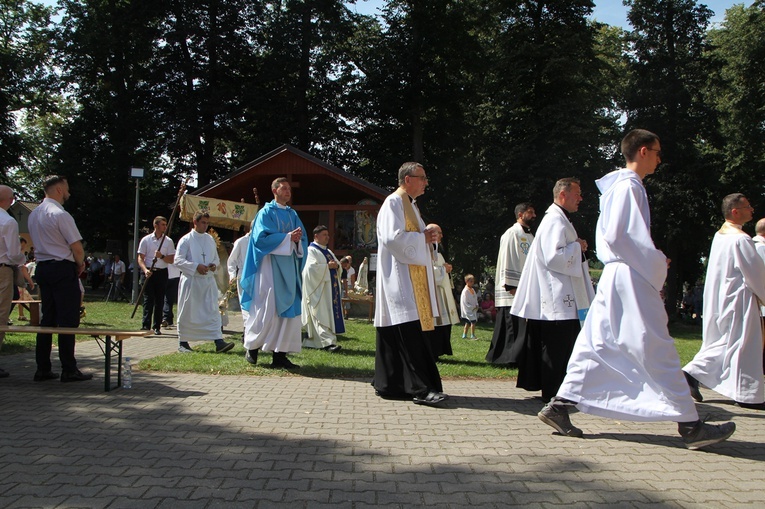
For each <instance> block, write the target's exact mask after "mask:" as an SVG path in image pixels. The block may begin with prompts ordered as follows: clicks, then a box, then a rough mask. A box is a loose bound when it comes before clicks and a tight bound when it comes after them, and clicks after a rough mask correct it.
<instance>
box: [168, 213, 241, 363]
mask: <svg viewBox="0 0 765 509" xmlns="http://www.w3.org/2000/svg"><path fill="white" fill-rule="evenodd" d="M193 223H194V229H193V230H191V231H190V232H189V233H187V234H186V235H184V236H183V237H181V240H179V241H178V248H177V249H176V251H175V260H174V261H173V263H174V264H175V266H176V267H177V268H178V270H180V271H181V281H180V283H179V285H178V340H179V342H180V344H179V347H178V351H180V352H181V353H188V352H192V351H193V350H192V349H191V346H190V345H189V341H215V351H216V352H218V353H223V352H227V351H229V350H231V349H232V348H234V343H226V342H225V341H223V331H222V328H221V317H220V310H219V309H218V300H219V297H220V292H219V291H218V285H217V284H216V282H215V271H216V270H217V269H218V264H219V263H220V259H219V258H218V249H217V246H216V244H215V239H213V238H212V236H210V234H208V233H207V227H208V226H209V224H210V215H209V214H207V213H204V212H197V213H195V214H194V218H193Z"/></svg>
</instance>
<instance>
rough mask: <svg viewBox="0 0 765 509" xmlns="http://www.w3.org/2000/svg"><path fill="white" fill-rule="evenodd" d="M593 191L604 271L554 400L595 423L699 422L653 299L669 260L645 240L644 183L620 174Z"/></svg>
mask: <svg viewBox="0 0 765 509" xmlns="http://www.w3.org/2000/svg"><path fill="white" fill-rule="evenodd" d="M596 184H597V185H598V189H600V192H601V193H602V195H601V197H600V216H599V217H598V224H597V228H596V232H595V242H596V250H597V254H598V258H600V260H601V261H602V262H603V263H604V264H605V267H604V269H603V274H602V275H601V278H600V282H599V283H598V291H597V294H596V296H595V300H594V301H593V302H592V305H591V306H590V311H589V312H588V314H587V318H586V320H585V322H584V325H583V326H582V330H581V332H580V333H579V336H578V337H577V339H576V344H575V345H574V351H573V352H572V353H571V359H570V361H569V364H568V368H567V370H566V378H565V379H564V381H563V384H562V385H561V387H560V389H559V391H558V397H561V398H565V399H568V400H571V401H574V402H576V403H577V405H576V407H577V408H578V409H579V410H581V411H583V412H586V413H589V414H593V415H599V416H601V417H608V418H613V419H626V420H631V421H666V420H669V421H676V422H693V421H697V420H698V418H699V417H698V413H696V407H695V405H694V403H693V400H692V399H691V394H690V390H689V388H688V384H687V383H686V381H685V377H684V376H683V373H682V371H681V370H680V358H679V356H678V354H677V349H676V348H675V342H674V340H673V339H672V338H671V337H670V335H669V330H668V329H667V313H666V311H665V310H664V302H663V301H662V299H661V296H660V295H659V291H660V290H661V288H662V286H663V285H664V280H665V279H666V277H667V258H666V257H665V256H664V253H662V252H661V251H659V250H658V249H656V247H655V246H654V244H653V240H652V239H651V228H650V224H651V216H650V210H649V208H648V197H647V195H646V192H645V188H644V187H643V183H642V181H641V180H640V177H639V176H638V175H637V174H636V173H635V172H633V171H631V170H627V169H622V170H616V171H613V172H611V173H609V174H608V175H606V176H604V177H603V178H601V179H600V180H597V181H596ZM538 240H539V235H537V241H538Z"/></svg>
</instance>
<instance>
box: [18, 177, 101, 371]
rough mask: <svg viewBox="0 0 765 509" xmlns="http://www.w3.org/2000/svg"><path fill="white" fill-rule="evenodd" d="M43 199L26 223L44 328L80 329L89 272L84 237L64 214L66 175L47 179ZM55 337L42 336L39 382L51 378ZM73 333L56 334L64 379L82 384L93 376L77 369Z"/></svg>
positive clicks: (40, 336) (39, 356) (66, 190)
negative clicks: (83, 289) (82, 280)
mask: <svg viewBox="0 0 765 509" xmlns="http://www.w3.org/2000/svg"><path fill="white" fill-rule="evenodd" d="M43 189H44V190H45V199H44V200H43V201H42V203H40V205H38V206H37V208H35V209H34V210H33V211H32V212H31V213H30V214H29V220H28V221H27V224H28V226H29V235H30V236H31V237H32V243H33V244H34V247H35V257H36V258H37V269H36V271H35V275H36V277H37V286H38V287H39V288H40V299H41V300H42V306H41V307H42V309H41V311H42V317H41V318H40V325H41V326H42V327H78V326H79V325H80V302H81V300H82V293H81V292H80V280H79V276H80V274H82V271H84V270H85V250H84V249H83V247H82V236H81V235H80V232H79V230H78V229H77V225H76V224H75V223H74V219H73V218H72V216H71V215H70V214H69V213H68V212H67V211H66V210H64V203H65V202H66V201H67V200H68V199H69V196H70V194H69V183H68V182H67V180H66V178H65V177H61V176H57V175H56V176H50V177H46V178H45V180H43ZM52 344H53V335H52V334H38V335H37V347H36V353H35V356H36V360H37V372H36V373H35V376H34V380H35V382H42V381H45V380H52V379H54V378H58V375H57V374H56V373H54V372H53V371H52V366H51V361H50V354H51V350H52ZM74 344H75V343H74V334H59V335H58V357H59V360H60V361H61V381H62V382H80V381H84V380H90V379H92V378H93V375H92V374H89V373H88V374H84V373H82V372H81V371H80V370H79V369H77V360H76V359H75V358H74Z"/></svg>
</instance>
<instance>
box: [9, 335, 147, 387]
mask: <svg viewBox="0 0 765 509" xmlns="http://www.w3.org/2000/svg"><path fill="white" fill-rule="evenodd" d="M0 332H5V333H8V332H15V333H21V334H74V335H75V336H92V337H94V338H95V339H96V343H97V344H98V346H99V347H100V348H101V351H102V352H103V353H104V391H106V392H109V391H110V390H112V389H114V388H116V387H122V342H123V341H124V340H126V339H128V338H134V337H143V336H148V335H149V334H152V332H151V331H149V330H141V331H126V330H114V329H96V328H90V327H40V326H32V325H2V326H0ZM102 336H103V337H102ZM115 353H116V356H117V384H116V385H114V386H112V383H111V372H112V361H113V360H114V354H115Z"/></svg>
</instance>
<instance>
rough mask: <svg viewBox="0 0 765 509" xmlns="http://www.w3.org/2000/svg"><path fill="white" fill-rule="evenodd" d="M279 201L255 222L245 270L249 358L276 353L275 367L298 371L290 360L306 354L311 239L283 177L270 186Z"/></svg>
mask: <svg viewBox="0 0 765 509" xmlns="http://www.w3.org/2000/svg"><path fill="white" fill-rule="evenodd" d="M271 192H272V193H273V195H274V199H273V200H272V201H270V202H268V203H267V204H266V205H265V206H264V207H263V208H262V209H261V210H260V211H258V215H257V216H256V218H255V224H254V225H253V227H252V232H251V233H250V243H249V245H248V247H247V257H246V261H245V264H244V268H243V269H242V275H241V279H240V281H241V284H242V298H241V304H242V309H247V310H248V311H249V313H250V315H249V316H248V317H247V322H246V323H245V324H244V347H245V349H247V352H246V353H245V360H246V361H247V362H249V363H250V364H256V363H257V362H258V351H259V350H263V351H265V352H273V358H272V361H271V367H273V368H280V369H297V368H299V367H300V366H298V365H297V364H294V363H293V362H292V361H291V360H289V359H288V358H287V354H288V353H292V352H295V353H297V352H300V350H301V336H300V328H301V325H302V324H301V320H300V308H301V302H302V286H303V278H302V271H303V266H304V265H305V255H306V251H307V250H308V240H307V239H306V235H305V228H304V227H303V223H302V221H300V218H299V217H298V215H297V212H295V211H294V210H293V209H292V208H291V207H289V206H288V205H287V203H289V202H290V200H291V199H292V186H290V183H289V182H288V181H287V179H286V178H284V177H279V178H277V179H275V180H274V181H273V182H272V183H271Z"/></svg>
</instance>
